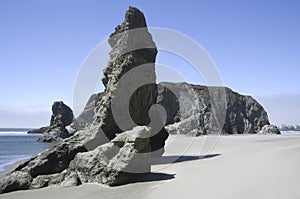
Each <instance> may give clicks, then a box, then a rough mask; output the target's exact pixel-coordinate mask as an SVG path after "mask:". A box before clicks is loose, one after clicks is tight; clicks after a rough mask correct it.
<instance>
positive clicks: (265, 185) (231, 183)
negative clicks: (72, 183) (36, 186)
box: [0, 135, 300, 199]
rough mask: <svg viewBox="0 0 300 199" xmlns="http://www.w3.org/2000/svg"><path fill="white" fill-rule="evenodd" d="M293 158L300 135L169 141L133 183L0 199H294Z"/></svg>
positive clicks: (299, 181) (298, 182) (298, 177)
mask: <svg viewBox="0 0 300 199" xmlns="http://www.w3.org/2000/svg"><path fill="white" fill-rule="evenodd" d="M216 139H218V140H217V143H216V144H215V141H216ZM205 141H206V142H205ZM203 143H205V144H203ZM205 150H206V151H205ZM210 150H211V151H210ZM207 152H210V153H209V155H208V156H203V155H204V154H205V153H207ZM299 152H300V135H243V136H239V135H236V136H221V137H212V136H209V137H198V138H192V137H185V136H170V138H169V139H168V142H167V146H166V153H165V154H164V157H163V158H162V159H155V160H153V164H154V165H153V166H152V171H153V174H149V175H148V176H146V177H144V178H141V179H139V180H137V182H135V183H132V184H127V185H124V186H119V187H105V186H102V185H98V184H84V185H82V186H79V187H71V188H58V187H49V188H45V189H40V190H29V191H17V192H13V193H8V194H3V195H0V198H1V199H2V198H3V199H4V198H10V199H14V198H23V199H27V198H28V199H35V198H40V197H43V198H46V199H47V198H49V199H50V198H72V199H77V198H78V199H79V198H80V199H81V198H91V199H92V198H99V197H101V198H105V199H108V198H141V197H143V198H149V199H150V198H164V197H165V198H184V197H188V198H211V199H216V198H223V199H224V198H228V199H229V198H230V199H232V198H243V199H248V198H249V199H253V198H265V199H268V198H269V199H276V198H278V199H282V198H289V199H296V198H297V199H298V198H300V191H299V187H300V173H299V171H298V170H299V168H300V153H299ZM199 155H200V156H199ZM180 156H181V157H180ZM178 157H180V158H179V159H178Z"/></svg>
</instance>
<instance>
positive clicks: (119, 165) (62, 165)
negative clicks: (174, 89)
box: [0, 7, 168, 193]
mask: <svg viewBox="0 0 300 199" xmlns="http://www.w3.org/2000/svg"><path fill="white" fill-rule="evenodd" d="M137 27H146V22H145V18H144V16H143V13H141V12H140V11H139V10H138V9H136V8H133V7H130V8H129V10H128V11H127V12H126V16H125V20H124V22H123V23H122V25H121V26H118V27H117V28H116V32H115V33H113V34H112V36H111V38H110V40H109V43H110V44H111V46H112V51H111V53H110V60H109V62H108V66H107V67H106V69H105V71H104V78H103V83H104V85H105V92H104V94H103V96H102V97H101V100H99V102H97V103H96V108H95V116H94V119H93V122H92V124H89V125H86V126H85V125H84V126H85V127H84V128H82V129H81V130H79V131H77V132H76V133H75V134H74V135H73V136H71V137H69V138H67V139H64V140H62V142H57V143H56V145H54V146H53V147H51V148H50V149H48V150H46V151H44V152H42V153H40V154H38V155H36V156H34V157H32V158H31V159H29V160H28V161H26V162H24V163H22V164H20V165H19V166H18V167H17V168H16V169H15V170H14V171H12V172H11V173H10V174H8V175H7V176H6V178H5V179H4V180H3V181H2V182H1V183H0V193H6V192H11V191H16V190H20V189H31V188H42V187H45V186H48V185H52V184H59V185H60V186H75V185H79V184H81V182H82V181H83V182H85V180H84V178H83V176H84V175H83V174H84V171H83V170H82V169H81V168H84V167H85V166H89V164H85V160H87V161H89V160H88V159H86V156H85V155H92V156H91V161H92V162H93V161H94V160H93V155H97V154H99V153H100V151H101V150H104V148H105V147H108V146H111V145H116V146H122V145H123V144H124V145H123V146H122V147H121V149H120V151H119V152H118V153H117V154H119V155H118V156H114V157H112V159H111V160H107V161H108V162H107V163H108V165H107V167H105V168H104V170H103V174H107V175H109V176H106V177H105V178H104V177H101V179H102V180H100V179H99V180H97V182H102V183H106V184H109V185H115V184H118V183H121V182H122V181H123V180H124V179H125V178H127V177H131V176H135V174H134V173H130V172H128V173H126V174H125V173H123V172H116V171H123V170H122V169H124V171H127V170H128V169H129V168H132V167H136V168H135V169H136V170H138V169H144V168H149V165H148V163H146V159H145V161H142V162H141V163H143V164H141V165H140V164H138V163H139V159H136V158H137V156H138V155H136V154H135V153H136V152H139V151H144V150H145V151H148V150H150V149H151V150H155V149H161V150H158V151H159V154H161V153H162V151H163V147H164V143H165V140H166V139H167V137H168V134H167V132H166V131H165V130H164V129H163V130H161V129H159V130H160V131H158V132H159V133H157V134H155V136H153V134H154V132H157V130H158V129H157V128H158V127H157V126H152V125H151V124H149V122H150V117H149V115H148V112H149V108H150V107H152V105H153V104H155V103H156V98H157V89H156V84H153V83H149V84H145V85H143V86H141V87H138V89H137V90H134V93H133V95H132V96H129V97H130V98H129V100H128V101H127V102H128V103H129V110H130V111H129V112H130V114H131V115H132V120H134V122H135V124H134V125H132V126H130V125H131V123H129V124H130V125H128V126H126V127H127V128H125V129H123V128H122V129H119V127H118V126H117V124H116V122H115V121H114V118H113V117H112V109H111V107H112V106H111V103H112V98H114V99H117V100H118V98H122V97H123V96H122V95H121V96H119V97H117V95H116V93H118V92H117V91H118V90H119V91H122V90H124V89H120V87H119V86H121V87H122V86H123V87H125V88H128V87H130V86H131V85H134V84H135V83H136V81H135V80H149V82H153V81H154V82H155V69H154V62H155V57H156V53H157V50H156V46H155V44H154V42H153V41H152V37H151V35H150V33H149V32H148V30H147V29H146V28H144V29H143V31H142V32H140V34H139V35H138V36H139V37H136V36H137V35H130V34H128V32H126V31H125V32H124V30H129V29H132V28H137ZM141 33H142V34H141ZM128 39H130V40H133V43H137V44H138V45H142V46H143V45H144V44H145V45H147V46H149V45H151V46H150V48H146V49H140V50H134V51H132V52H127V53H125V54H124V55H122V54H123V52H126V48H128V45H129V44H128V43H127V42H129V40H128ZM129 43H130V42H129ZM141 64H146V65H145V66H146V67H144V68H143V70H142V73H134V74H133V76H131V78H129V79H130V80H131V81H130V82H126V83H127V84H118V81H119V80H120V79H121V77H122V76H123V75H124V74H125V73H126V72H128V71H129V70H132V69H134V68H135V67H137V66H138V65H141ZM132 77H135V78H137V79H132ZM138 83H139V82H138ZM127 91H128V89H127ZM121 94H126V92H125V93H122V92H121ZM121 102H124V101H121ZM125 102H126V101H125ZM117 107H119V108H120V107H126V106H124V104H120V103H119V104H118V103H117ZM126 108H127V109H128V107H126ZM121 110H123V109H121ZM117 111H118V113H119V114H120V115H122V114H123V113H122V112H120V110H118V109H117ZM152 112H153V111H152ZM154 112H155V111H154ZM154 116H155V115H154ZM122 118H123V117H122ZM58 119H59V118H57V119H56V118H55V117H54V118H53V119H51V124H52V121H53V122H54V123H55V122H56V121H58ZM155 119H158V118H155ZM61 121H62V122H61V123H62V124H64V125H65V126H66V125H67V124H66V123H65V122H64V121H65V120H61ZM123 122H124V121H123ZM67 123H68V122H67ZM70 123H71V122H70ZM70 123H68V124H70ZM124 124H127V122H126V121H125V122H124ZM118 125H119V123H118ZM142 125H144V126H149V127H144V128H147V129H148V130H147V131H146V132H147V133H149V134H150V135H151V136H152V137H151V138H150V140H149V138H147V139H143V140H144V141H140V139H137V140H138V141H137V142H135V141H134V142H131V141H130V139H131V136H129V135H128V132H127V133H126V134H122V132H123V131H127V130H132V129H133V128H134V127H136V126H142ZM131 127H132V128H131ZM135 130H136V129H135ZM129 132H132V131H129ZM142 132H144V131H142ZM132 133H134V132H132ZM118 134H120V136H121V135H122V136H121V138H122V139H121V138H120V137H119V136H117V135H118ZM124 135H126V136H124ZM127 135H128V136H127ZM134 135H135V134H134ZM138 135H140V134H137V136H138ZM116 136H117V137H116ZM115 137H116V138H115ZM136 138H137V137H136ZM119 139H120V140H119ZM110 140H113V141H112V142H110ZM124 140H125V141H124ZM148 142H150V146H149V145H148V144H147V143H148ZM106 143H108V144H106ZM103 144H106V145H104V146H103V147H100V148H98V147H99V146H101V145H103ZM113 148H115V147H113ZM93 150H95V151H94V152H91V153H87V154H84V155H83V154H81V152H88V151H93ZM107 150H108V151H109V153H111V149H107ZM104 151H105V150H104ZM77 154H79V155H78V156H76V155H77ZM80 154H81V155H80ZM123 155H124V156H123ZM75 157H76V159H75V160H74V158H75ZM72 160H74V161H72ZM71 161H72V164H71V165H70V162H71ZM103 161H104V159H103ZM130 164H132V165H131V166H130V167H129V166H126V165H130ZM95 166H96V165H95ZM99 167H101V165H99ZM118 169H120V170H118ZM75 171H78V172H79V173H81V174H82V175H78V174H77V172H75ZM147 171H148V169H147ZM89 175H90V174H89ZM95 175H96V174H95ZM100 176H101V175H100ZM90 177H93V176H92V175H91V176H90ZM95 179H96V178H95Z"/></svg>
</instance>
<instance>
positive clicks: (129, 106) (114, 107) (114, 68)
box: [93, 7, 168, 154]
mask: <svg viewBox="0 0 300 199" xmlns="http://www.w3.org/2000/svg"><path fill="white" fill-rule="evenodd" d="M108 42H109V44H110V46H111V47H112V50H111V52H110V59H109V62H108V64H107V67H106V68H105V69H104V71H103V72H104V77H103V79H102V82H103V84H104V86H105V91H104V92H105V94H104V96H103V97H102V99H101V100H100V101H98V104H97V105H96V109H95V116H94V122H93V123H94V124H101V129H102V130H103V132H104V134H105V135H106V137H107V138H109V139H110V140H111V139H113V138H114V137H115V136H116V134H117V133H120V132H122V131H127V130H130V129H132V128H133V127H134V126H136V125H150V126H151V131H152V133H151V149H152V151H157V153H160V154H162V152H163V151H160V152H159V150H161V149H163V146H164V144H165V140H166V139H167V138H168V133H167V132H166V131H165V129H164V128H163V127H164V126H163V124H162V123H159V122H160V121H159V120H158V121H155V122H151V119H152V121H154V119H155V118H157V117H158V115H157V114H158V112H154V113H153V114H154V115H152V118H150V117H149V111H150V108H151V106H153V105H154V104H156V98H157V85H156V75H155V60H156V54H157V49H156V45H155V43H154V41H153V40H152V36H151V34H150V33H149V32H148V29H147V28H146V21H145V18H144V15H143V13H142V12H140V11H139V10H138V9H136V8H133V7H129V10H128V11H127V12H126V15H125V20H124V22H123V23H122V24H121V25H119V26H117V27H116V28H115V32H114V33H112V34H111V35H110V37H109V39H108ZM112 77H113V78H112ZM150 122H151V124H150Z"/></svg>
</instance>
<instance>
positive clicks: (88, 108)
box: [66, 92, 104, 135]
mask: <svg viewBox="0 0 300 199" xmlns="http://www.w3.org/2000/svg"><path fill="white" fill-rule="evenodd" d="M103 95H104V92H103V93H97V94H93V95H91V96H90V98H89V99H88V102H87V103H86V105H85V107H84V109H83V111H82V112H81V113H80V115H79V116H78V117H77V118H75V119H74V120H73V122H72V123H71V124H70V125H69V126H67V127H66V129H67V131H68V132H69V134H70V135H74V133H75V132H77V131H80V130H82V129H84V128H85V127H86V126H87V125H88V124H92V123H93V120H94V115H95V109H96V105H97V104H98V103H99V101H100V100H101V99H102V97H103Z"/></svg>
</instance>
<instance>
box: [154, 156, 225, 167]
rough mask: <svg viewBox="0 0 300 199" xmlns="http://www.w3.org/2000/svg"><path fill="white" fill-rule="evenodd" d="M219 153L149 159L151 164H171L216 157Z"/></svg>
mask: <svg viewBox="0 0 300 199" xmlns="http://www.w3.org/2000/svg"><path fill="white" fill-rule="evenodd" d="M219 155H221V154H208V155H203V156H186V155H183V156H177V155H172V156H162V157H153V158H152V160H151V164H152V165H159V164H171V163H179V162H186V161H192V160H201V159H208V158H213V157H217V156H219Z"/></svg>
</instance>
